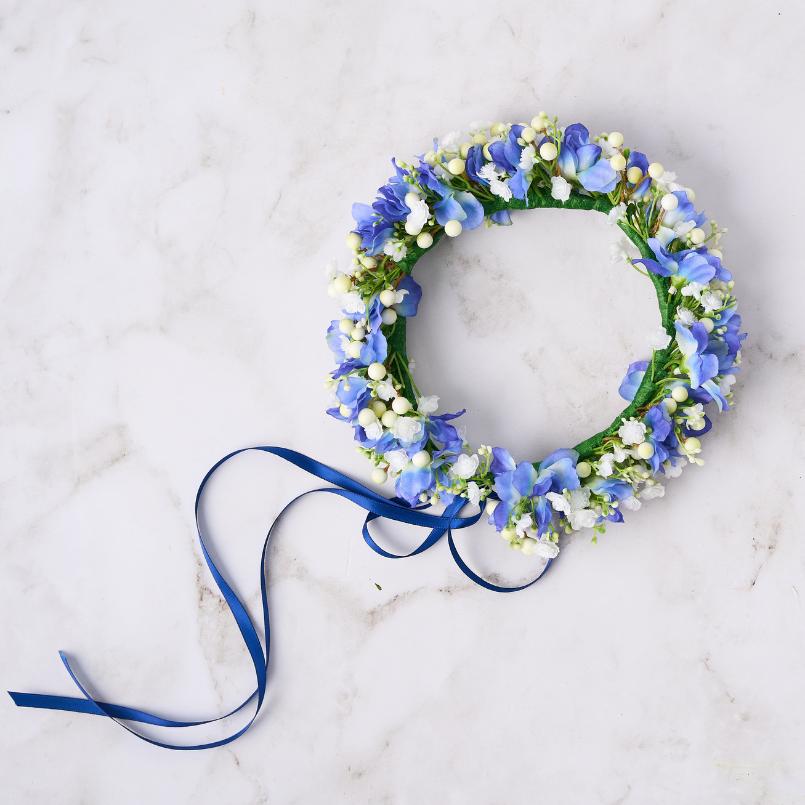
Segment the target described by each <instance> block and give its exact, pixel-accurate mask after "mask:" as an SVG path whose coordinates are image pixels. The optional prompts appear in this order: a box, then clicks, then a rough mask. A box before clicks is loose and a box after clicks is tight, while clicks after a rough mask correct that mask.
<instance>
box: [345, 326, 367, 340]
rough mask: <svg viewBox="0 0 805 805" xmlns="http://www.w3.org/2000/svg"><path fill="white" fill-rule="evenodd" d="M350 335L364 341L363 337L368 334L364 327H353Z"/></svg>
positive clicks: (353, 338)
mask: <svg viewBox="0 0 805 805" xmlns="http://www.w3.org/2000/svg"><path fill="white" fill-rule="evenodd" d="M349 335H350V338H351V339H352V340H353V341H363V338H364V336H365V335H366V330H364V329H363V327H353V328H352V332H351V333H350V334H349Z"/></svg>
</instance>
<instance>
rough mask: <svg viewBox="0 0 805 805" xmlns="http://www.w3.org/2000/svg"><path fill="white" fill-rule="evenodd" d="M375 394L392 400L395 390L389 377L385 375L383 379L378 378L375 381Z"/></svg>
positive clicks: (383, 398)
mask: <svg viewBox="0 0 805 805" xmlns="http://www.w3.org/2000/svg"><path fill="white" fill-rule="evenodd" d="M374 388H375V394H376V395H377V396H378V397H379V398H380V399H381V400H386V401H387V402H388V401H389V400H393V399H394V398H395V397H396V396H397V392H396V390H395V388H394V384H393V383H392V382H391V378H390V377H385V378H383V380H378V381H377V382H376V383H375V386H374Z"/></svg>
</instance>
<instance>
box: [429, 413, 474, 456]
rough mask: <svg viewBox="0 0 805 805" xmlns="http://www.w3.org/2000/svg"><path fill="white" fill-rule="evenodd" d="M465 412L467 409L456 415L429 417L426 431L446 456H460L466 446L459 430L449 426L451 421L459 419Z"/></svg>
mask: <svg viewBox="0 0 805 805" xmlns="http://www.w3.org/2000/svg"><path fill="white" fill-rule="evenodd" d="M464 412H465V409H462V410H461V411H458V412H457V413H455V414H439V415H438V416H430V417H428V419H427V421H426V423H425V430H426V431H427V433H428V435H429V436H430V438H431V441H433V443H434V444H435V445H437V446H438V447H440V448H441V452H442V453H444V454H445V455H446V454H448V453H449V454H452V455H458V453H460V452H461V448H462V447H463V445H464V440H463V439H462V438H461V436H460V435H459V432H458V430H456V428H455V427H454V426H453V425H449V424H447V423H448V422H449V421H450V420H453V419H457V418H458V417H460V416H461V415H462V414H463V413H464Z"/></svg>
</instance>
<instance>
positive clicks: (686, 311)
mask: <svg viewBox="0 0 805 805" xmlns="http://www.w3.org/2000/svg"><path fill="white" fill-rule="evenodd" d="M676 317H677V318H678V319H679V321H681V322H682V324H684V325H685V326H686V327H690V325H691V324H694V323H695V322H696V316H695V315H694V313H693V311H692V310H691V309H690V308H687V307H678V308H677V309H676Z"/></svg>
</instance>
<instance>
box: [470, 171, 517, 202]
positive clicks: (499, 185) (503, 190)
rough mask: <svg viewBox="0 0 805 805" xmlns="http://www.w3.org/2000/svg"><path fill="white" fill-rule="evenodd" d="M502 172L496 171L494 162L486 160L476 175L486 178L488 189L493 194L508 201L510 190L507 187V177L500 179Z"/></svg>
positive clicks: (510, 195)
mask: <svg viewBox="0 0 805 805" xmlns="http://www.w3.org/2000/svg"><path fill="white" fill-rule="evenodd" d="M502 175H503V174H502V173H498V169H497V168H496V167H495V165H494V163H492V162H487V163H486V165H484V166H483V167H482V168H481V169H480V170H479V171H478V176H480V177H481V178H482V179H486V180H487V181H488V182H489V191H490V192H491V193H492V195H493V196H500V198H502V199H503V200H504V201H510V200H511V197H512V191H511V188H510V187H509V180H508V179H501V178H500V177H501V176H502Z"/></svg>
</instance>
